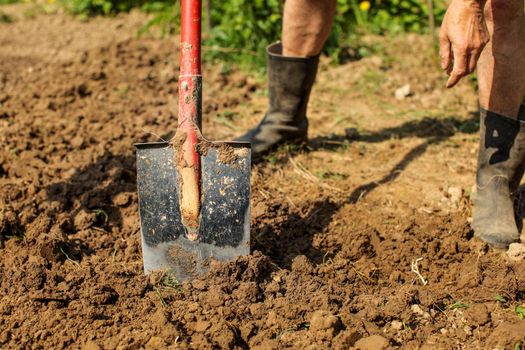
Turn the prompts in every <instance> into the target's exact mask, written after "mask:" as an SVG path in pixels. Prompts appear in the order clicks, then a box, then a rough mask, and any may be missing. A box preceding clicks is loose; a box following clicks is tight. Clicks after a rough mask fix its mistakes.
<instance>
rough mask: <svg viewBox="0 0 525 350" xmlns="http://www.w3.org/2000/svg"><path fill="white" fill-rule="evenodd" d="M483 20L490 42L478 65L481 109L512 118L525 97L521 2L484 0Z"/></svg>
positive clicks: (524, 33) (524, 21)
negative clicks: (485, 22)
mask: <svg viewBox="0 0 525 350" xmlns="http://www.w3.org/2000/svg"><path fill="white" fill-rule="evenodd" d="M485 18H486V21H487V27H488V29H489V32H490V42H489V43H488V45H487V46H486V48H485V50H483V53H482V54H481V57H480V59H479V62H478V80H479V102H480V105H481V107H482V108H484V109H487V110H490V111H492V112H496V113H499V114H502V115H505V116H508V117H512V118H516V117H517V115H518V110H519V108H520V104H521V102H522V100H523V96H524V94H525V16H524V9H523V0H488V1H487V3H486V5H485Z"/></svg>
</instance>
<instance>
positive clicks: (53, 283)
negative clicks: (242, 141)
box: [0, 6, 525, 350]
mask: <svg viewBox="0 0 525 350" xmlns="http://www.w3.org/2000/svg"><path fill="white" fill-rule="evenodd" d="M1 10H2V11H4V12H5V13H7V14H9V15H10V16H11V17H12V18H13V19H14V21H13V22H12V23H4V24H0V144H1V145H2V147H1V148H0V348H2V349H66V348H67V349H89V350H95V349H144V348H145V349H164V348H169V349H179V348H180V349H247V348H253V349H282V348H291V349H350V348H358V349H383V348H402V349H417V348H424V349H459V348H461V349H493V348H498V349H500V348H507V349H514V348H515V347H516V346H517V344H520V342H523V341H524V340H525V320H522V319H520V312H519V311H520V310H521V309H520V308H519V307H520V306H522V305H523V303H524V302H525V262H524V261H523V260H521V261H519V260H518V261H516V260H511V259H510V258H509V257H508V256H507V255H506V254H505V252H497V251H492V250H490V249H489V248H488V247H487V246H485V245H484V244H482V243H480V242H476V240H475V239H473V238H472V233H471V232H470V227H469V220H470V216H471V209H470V199H469V198H470V195H471V187H472V184H473V183H474V172H475V156H476V149H477V142H478V136H477V128H478V122H477V118H476V112H477V106H476V96H475V91H474V87H473V84H472V82H468V81H465V82H463V83H462V84H460V86H458V87H457V88H455V89H453V90H445V89H444V84H445V78H444V77H443V76H442V74H441V72H440V71H439V69H438V68H437V65H436V58H435V57H436V55H435V53H434V52H433V50H432V44H431V42H430V40H429V38H428V37H424V36H416V35H408V36H402V37H397V38H374V37H371V38H365V39H364V40H365V44H366V45H367V47H369V48H370V49H369V51H370V52H372V54H371V55H369V56H367V57H365V58H362V59H360V60H356V61H351V62H348V63H345V64H343V65H339V66H336V65H333V64H331V63H330V61H329V60H328V59H327V58H323V60H322V64H321V69H320V73H319V80H318V83H317V85H316V86H315V88H314V91H313V93H312V102H311V105H310V109H309V116H310V120H311V123H310V125H311V128H310V131H309V136H310V141H309V142H308V144H307V145H305V146H304V147H302V148H298V147H283V148H281V149H280V150H278V152H276V153H275V154H274V155H272V156H270V157H267V159H266V160H265V161H264V162H262V163H260V164H257V165H254V166H253V171H252V202H251V208H252V216H251V227H252V252H253V253H252V254H251V255H250V256H246V257H241V258H239V259H238V260H236V261H233V262H230V263H220V264H219V263H214V264H212V266H211V270H210V272H209V274H208V275H206V276H203V277H202V278H198V279H195V280H193V281H191V282H185V283H178V282H177V281H176V280H174V279H173V278H172V276H170V275H169V274H167V273H163V272H158V273H154V274H152V275H150V276H144V275H143V272H142V261H141V247H140V236H139V235H140V233H139V218H138V208H137V188H136V179H135V177H136V173H135V156H134V148H133V144H134V143H137V142H145V141H157V140H159V139H165V140H167V139H170V138H171V137H172V136H173V134H174V131H175V130H174V127H175V125H176V119H177V109H176V101H177V69H178V53H177V52H178V47H177V45H178V44H177V43H176V42H177V38H176V37H168V38H164V39H159V38H156V37H153V36H145V37H141V38H137V36H136V33H137V29H138V28H139V27H140V26H141V25H142V24H143V23H144V20H145V18H144V15H142V14H140V13H132V14H129V15H124V16H118V17H116V18H111V19H93V20H90V21H87V22H80V21H77V20H75V19H72V18H70V17H67V16H65V15H61V14H53V15H36V16H34V11H33V15H32V16H28V13H29V12H28V10H27V8H26V7H20V6H14V7H13V6H11V7H2V8H1ZM261 54H262V53H261ZM205 67H206V68H205V70H204V82H205V83H204V109H203V110H204V116H203V118H204V134H205V135H206V136H207V137H208V138H210V139H217V140H218V139H228V138H230V139H231V138H233V137H234V136H235V135H237V134H239V133H241V132H242V131H243V130H244V129H246V128H248V127H250V126H252V125H254V123H255V122H256V121H257V120H258V119H259V118H260V117H261V116H262V114H263V112H264V109H265V105H266V97H265V93H266V90H265V83H264V79H261V78H260V77H258V76H256V75H253V74H248V73H243V72H241V71H239V70H238V69H235V68H231V67H229V66H227V65H225V64H221V63H213V62H206V64H205ZM406 84H410V94H409V95H408V96H406V97H404V98H403V99H396V98H395V97H394V92H395V90H396V89H398V88H399V87H401V86H403V85H406ZM413 270H415V271H418V272H419V275H418V273H416V272H414V271H413ZM516 308H517V309H516ZM517 311H518V312H517ZM518 346H519V345H518Z"/></svg>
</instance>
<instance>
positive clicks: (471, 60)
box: [468, 50, 483, 74]
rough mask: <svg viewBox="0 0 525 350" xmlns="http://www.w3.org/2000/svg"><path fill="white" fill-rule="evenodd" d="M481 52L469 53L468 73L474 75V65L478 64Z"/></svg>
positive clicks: (473, 51)
mask: <svg viewBox="0 0 525 350" xmlns="http://www.w3.org/2000/svg"><path fill="white" fill-rule="evenodd" d="M482 52H483V50H472V52H471V53H470V58H469V63H468V73H469V74H470V73H474V71H475V70H476V65H477V64H478V60H479V56H481V53H482Z"/></svg>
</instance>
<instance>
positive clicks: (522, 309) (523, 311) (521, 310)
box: [514, 305, 525, 320]
mask: <svg viewBox="0 0 525 350" xmlns="http://www.w3.org/2000/svg"><path fill="white" fill-rule="evenodd" d="M514 312H515V313H516V315H517V316H518V318H519V319H520V320H523V318H524V317H525V306H522V305H516V307H515V308H514Z"/></svg>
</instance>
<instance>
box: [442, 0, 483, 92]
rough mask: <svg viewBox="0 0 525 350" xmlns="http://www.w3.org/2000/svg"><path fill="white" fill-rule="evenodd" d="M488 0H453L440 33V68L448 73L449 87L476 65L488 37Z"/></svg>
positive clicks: (471, 70) (470, 71)
mask: <svg viewBox="0 0 525 350" xmlns="http://www.w3.org/2000/svg"><path fill="white" fill-rule="evenodd" d="M485 2H486V0H452V2H451V4H450V6H449V7H448V9H447V12H446V13H445V18H444V19H443V24H442V25H441V31H440V34H439V46H440V48H439V55H440V58H441V68H443V70H445V71H446V72H447V74H449V76H450V78H449V79H448V81H447V87H449V88H450V87H453V86H454V85H456V84H457V83H458V82H459V81H460V80H461V78H463V77H464V76H466V75H468V74H470V73H472V72H473V71H474V70H475V69H476V64H477V62H478V59H479V56H480V55H481V52H482V51H483V48H484V47H485V45H486V44H487V43H488V41H489V32H488V29H487V25H486V23H485V18H484V16H483V8H484V6H485Z"/></svg>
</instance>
